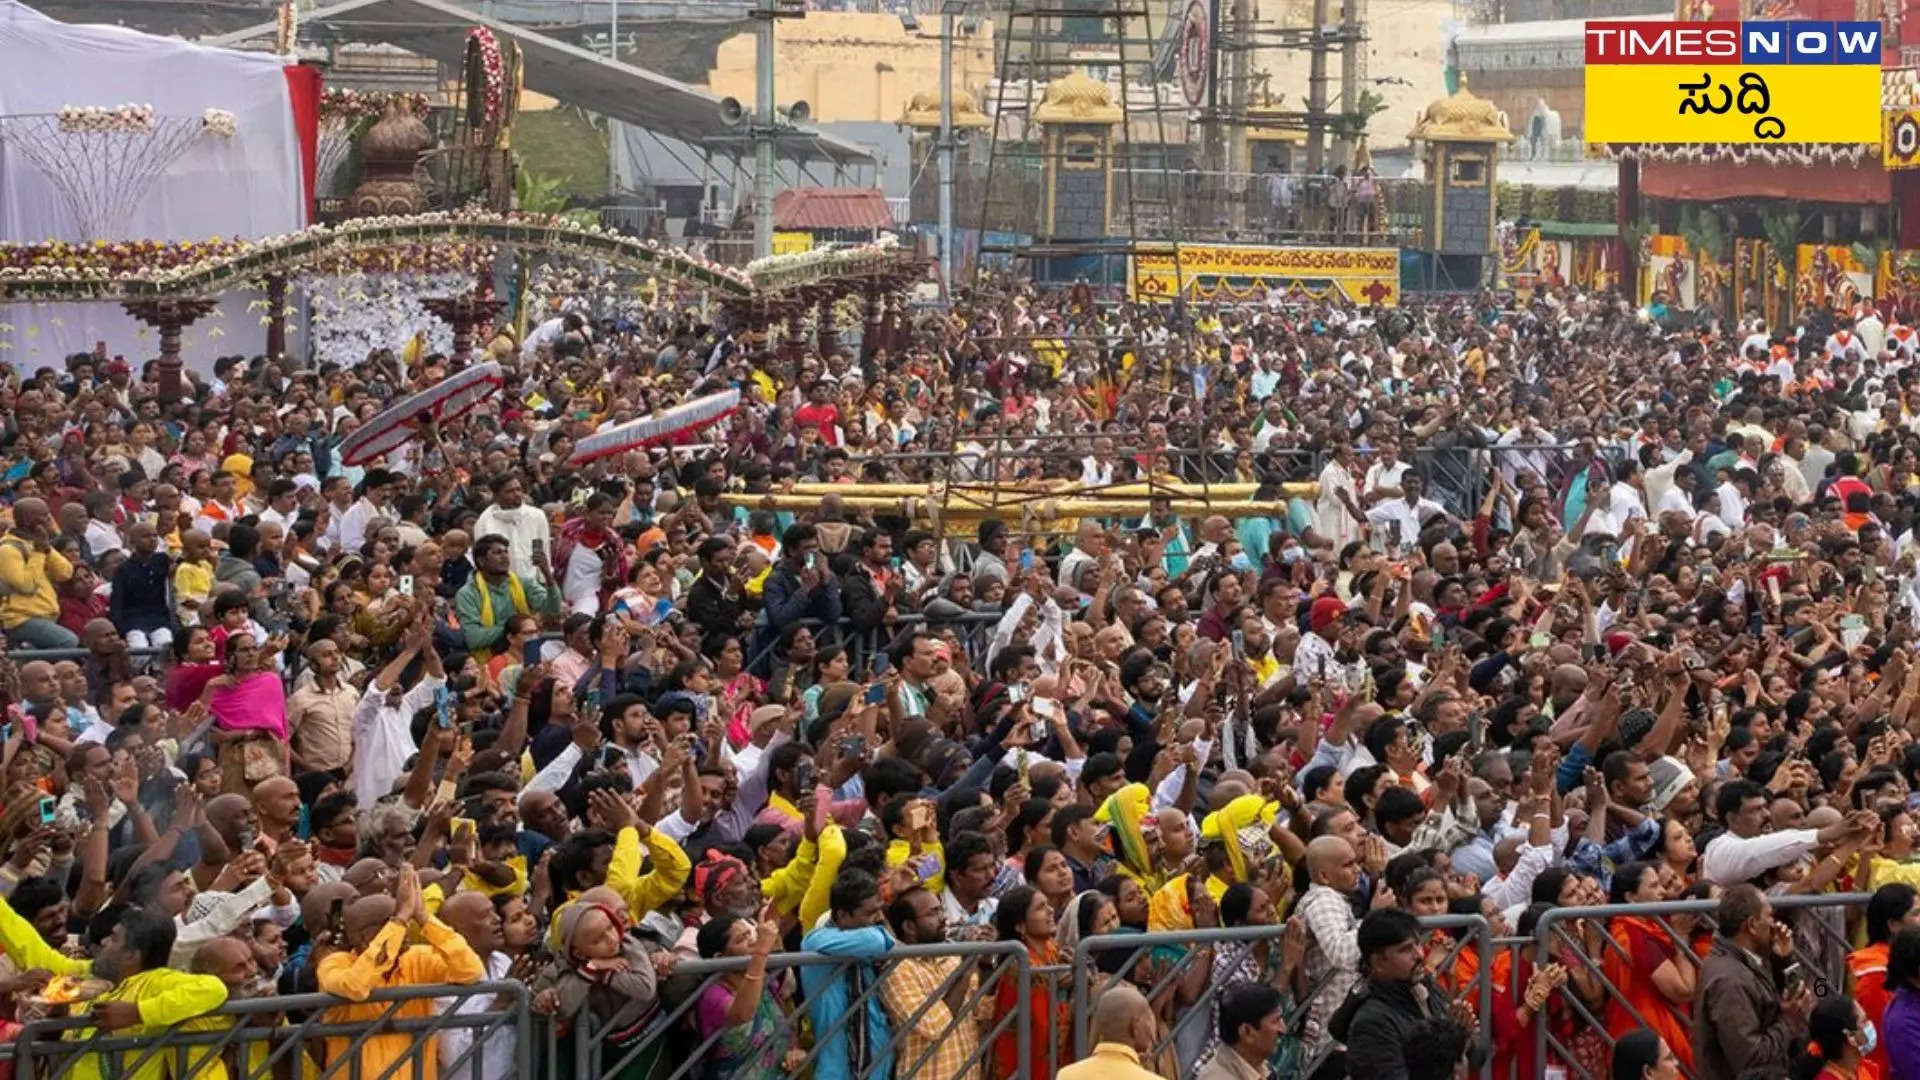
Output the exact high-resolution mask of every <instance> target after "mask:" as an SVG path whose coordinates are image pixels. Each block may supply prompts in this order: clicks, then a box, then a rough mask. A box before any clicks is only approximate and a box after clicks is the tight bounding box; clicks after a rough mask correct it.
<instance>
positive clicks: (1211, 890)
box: [1147, 795, 1280, 932]
mask: <svg viewBox="0 0 1920 1080" xmlns="http://www.w3.org/2000/svg"><path fill="white" fill-rule="evenodd" d="M1279 813H1280V804H1279V803H1275V802H1269V801H1267V800H1266V799H1265V798H1263V797H1261V796H1259V795H1240V796H1236V797H1235V798H1233V799H1230V800H1228V802H1227V804H1226V805H1225V806H1223V807H1221V808H1220V809H1218V810H1216V811H1214V812H1213V813H1211V814H1208V815H1207V816H1206V819H1205V820H1204V821H1202V822H1201V823H1200V855H1201V857H1202V858H1203V859H1204V860H1205V863H1206V874H1207V880H1206V886H1207V894H1208V895H1209V896H1211V897H1212V898H1213V902H1214V903H1216V904H1217V903H1219V902H1220V898H1221V897H1222V896H1225V895H1226V892H1227V887H1228V886H1230V885H1232V884H1234V883H1235V882H1239V881H1251V880H1253V878H1252V876H1251V874H1252V871H1253V868H1255V867H1257V866H1259V865H1261V864H1262V863H1264V862H1265V861H1266V860H1267V859H1268V858H1269V857H1270V856H1271V855H1272V853H1273V841H1272V840H1271V839H1269V838H1268V836H1267V830H1268V829H1269V828H1270V827H1271V826H1272V825H1273V822H1274V820H1275V818H1277V817H1278V816H1279ZM1189 876H1190V874H1186V873H1183V874H1178V875H1175V876H1174V877H1172V878H1169V879H1168V880H1167V883H1166V884H1165V885H1163V886H1161V887H1160V889H1159V891H1158V892H1155V893H1154V894H1153V895H1152V896H1151V897H1150V898H1149V899H1148V901H1147V929H1148V930H1149V931H1155V932H1157V931H1161V930H1191V929H1193V926H1194V922H1193V904H1192V903H1191V901H1190V900H1189V898H1188V890H1187V879H1188V877H1189Z"/></svg>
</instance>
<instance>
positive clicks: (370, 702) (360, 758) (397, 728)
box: [353, 621, 447, 810]
mask: <svg viewBox="0 0 1920 1080" xmlns="http://www.w3.org/2000/svg"><path fill="white" fill-rule="evenodd" d="M415 656H418V657H419V658H420V660H421V663H422V664H423V665H424V667H425V670H424V672H423V673H422V674H421V676H420V681H419V682H417V683H415V684H414V686H413V689H411V690H405V691H403V690H401V689H400V676H401V675H402V674H403V673H405V671H406V670H407V666H408V665H409V664H411V663H413V659H414V657H415ZM446 684H447V673H446V670H445V669H443V668H442V667H441V666H440V653H439V652H438V651H436V650H435V649H434V648H433V625H432V624H431V623H429V622H425V621H421V622H418V623H416V624H414V625H413V626H411V627H409V628H408V629H407V636H406V638H405V639H404V640H403V643H402V645H401V649H400V652H399V654H398V655H397V656H395V657H394V658H393V660H392V661H391V662H389V663H388V664H387V666H386V667H385V668H382V669H381V671H380V674H378V675H376V676H374V679H373V683H372V684H371V685H369V686H368V687H367V692H366V694H365V695H364V696H362V697H361V698H360V704H359V705H358V706H357V707H356V708H355V709H354V710H353V747H354V752H353V794H354V797H355V798H356V799H357V800H358V801H359V804H360V809H362V810H371V809H373V807H374V805H375V804H377V803H378V802H379V801H380V800H381V799H383V798H385V797H386V796H388V795H391V794H392V793H393V782H394V781H395V780H398V779H399V778H400V776H401V775H402V774H403V773H405V772H406V770H407V762H408V760H410V759H411V758H412V757H413V755H415V754H417V753H419V751H420V748H419V747H418V746H417V745H415V744H414V741H413V717H414V714H415V713H417V712H419V711H420V710H421V709H424V708H427V707H429V706H431V705H432V704H433V703H434V698H435V695H436V694H437V693H438V692H439V690H440V688H441V687H443V686H445V685H446Z"/></svg>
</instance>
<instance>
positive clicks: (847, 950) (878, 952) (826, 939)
mask: <svg viewBox="0 0 1920 1080" xmlns="http://www.w3.org/2000/svg"><path fill="white" fill-rule="evenodd" d="M827 903H828V909H829V910H828V915H829V921H828V923H827V925H825V926H822V927H820V928H819V929H817V930H814V931H812V932H811V933H809V934H807V936H806V937H805V938H803V939H802V940H801V942H800V949H801V951H803V952H815V953H820V954H821V955H823V956H831V957H834V958H836V959H839V960H844V961H847V962H846V963H841V964H833V965H827V964H808V965H806V966H804V967H802V968H801V969H800V988H801V992H802V994H803V996H805V998H806V1000H807V1008H808V1010H809V1011H810V1012H811V1014H812V1017H813V1030H814V1032H815V1033H816V1035H815V1037H816V1038H818V1039H819V1040H820V1046H819V1048H818V1057H817V1058H816V1061H815V1064H814V1070H813V1074H814V1076H815V1077H816V1078H817V1080H851V1078H852V1077H855V1076H888V1075H891V1073H892V1071H893V1060H892V1058H893V1052H892V1048H891V1047H890V1046H889V1041H890V1039H889V1034H888V1028H887V1010H886V1006H885V1004H884V1003H883V1002H882V1001H881V1000H880V995H879V993H877V992H875V993H869V994H867V997H866V1002H865V1005H864V1007H863V1008H861V1009H860V1010H859V1011H858V1012H856V1013H854V1014H853V1015H851V1016H848V1015H846V1014H847V1010H848V1007H849V1006H850V1005H851V1004H852V1003H853V1001H854V1000H855V999H856V998H858V997H859V995H860V994H861V993H863V992H866V991H867V990H869V989H871V988H872V987H873V984H874V981H875V979H877V978H878V977H879V973H878V969H877V967H876V965H874V964H873V963H872V962H871V961H873V960H874V959H876V958H878V957H880V956H882V955H884V954H885V953H886V952H887V950H888V949H891V948H892V947H893V938H892V936H891V935H889V934H888V933H887V931H886V928H885V927H884V926H882V925H881V922H880V915H881V906H880V883H879V882H878V881H876V880H874V877H873V875H872V874H869V873H867V872H866V871H864V870H843V871H841V872H840V876H839V877H837V878H835V879H834V880H833V889H832V890H831V891H830V892H829V893H828V894H827ZM843 1018H844V1020H843ZM836 1025H838V1026H837V1027H836Z"/></svg>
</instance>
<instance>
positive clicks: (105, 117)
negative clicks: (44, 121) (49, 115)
mask: <svg viewBox="0 0 1920 1080" xmlns="http://www.w3.org/2000/svg"><path fill="white" fill-rule="evenodd" d="M55 115H56V116H57V118H58V120H59V126H60V130H61V131H62V132H64V133H66V134H69V135H151V134H153V128H154V112H153V106H151V105H133V104H127V105H115V106H113V107H111V108H109V107H107V106H105V105H64V106H61V108H60V111H59V112H58V113H56V114H55Z"/></svg>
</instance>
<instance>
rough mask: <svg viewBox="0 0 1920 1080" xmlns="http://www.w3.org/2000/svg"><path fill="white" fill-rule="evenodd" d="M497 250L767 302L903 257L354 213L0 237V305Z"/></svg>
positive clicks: (233, 285) (551, 225)
mask: <svg viewBox="0 0 1920 1080" xmlns="http://www.w3.org/2000/svg"><path fill="white" fill-rule="evenodd" d="M501 248H520V249H524V250H529V251H538V252H543V253H548V254H554V255H562V256H573V257H579V258H586V259H593V260H597V261H600V262H604V263H606V264H608V265H609V266H612V267H617V268H620V269H627V270H633V271H636V272H639V273H645V274H651V275H657V276H660V277H664V278H671V279H675V280H679V281H683V282H686V283H689V284H692V285H695V286H700V287H705V288H711V289H714V290H716V291H718V292H719V293H720V294H721V298H722V299H729V298H730V299H736V300H752V299H764V298H775V297H779V296H783V295H786V294H789V293H793V292H796V291H798V290H802V289H806V288H808V287H810V286H814V285H817V284H819V283H821V282H825V281H831V280H835V279H847V278H857V277H864V276H871V275H873V274H875V273H879V272H881V271H883V270H885V269H886V268H888V267H890V266H893V265H896V264H898V263H899V262H900V261H901V259H902V253H901V252H900V250H899V249H898V248H897V247H895V246H893V245H890V244H870V245H863V246H860V247H847V248H828V249H822V250H816V251H809V252H803V253H800V254H797V255H780V256H773V257H771V258H767V259H761V260H758V261H756V262H754V263H751V264H749V265H748V266H746V267H744V268H735V267H729V266H722V265H719V264H717V263H714V262H710V261H708V260H707V259H704V258H702V257H700V256H698V255H693V254H690V253H688V252H685V251H681V250H679V249H678V248H673V247H669V246H664V245H661V244H660V243H658V242H657V241H653V240H642V239H639V238H637V237H633V236H628V235H625V234H623V233H618V232H612V231H609V230H606V229H603V228H600V227H599V226H597V225H587V226H582V225H579V224H576V223H574V222H572V221H569V220H567V219H565V218H562V217H557V216H546V215H538V214H517V213H515V214H499V213H492V212H476V211H461V212H436V213H428V214H418V215H411V216H406V217H371V218H354V219H352V220H349V221H345V222H342V223H340V224H338V225H315V226H312V227H311V228H307V229H303V230H301V231H299V232H295V233H288V234H286V235H283V236H272V237H267V238H265V239H261V240H241V239H231V240H229V239H222V238H220V237H214V238H213V239H211V240H208V241H203V242H190V243H176V242H162V241H147V240H130V241H121V242H108V241H97V242H95V243H92V244H69V243H65V242H61V241H54V242H49V243H43V244H16V245H0V302H8V301H42V302H46V301H120V302H123V303H124V302H134V301H146V300H158V299H169V298H180V297H201V296H213V295H217V294H219V293H221V292H224V291H227V290H230V289H238V288H245V287H248V286H250V285H252V284H253V283H255V282H259V281H261V280H264V279H266V278H268V277H271V276H276V275H277V276H289V277H297V276H299V275H301V274H337V273H344V272H352V271H355V270H370V271H388V272H393V271H410V272H419V273H435V272H441V271H445V270H450V269H467V270H472V269H476V268H478V267H479V266H481V265H483V264H484V263H485V262H487V261H489V260H491V259H492V258H493V256H494V255H496V254H497V253H498V251H499V249H501Z"/></svg>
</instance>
